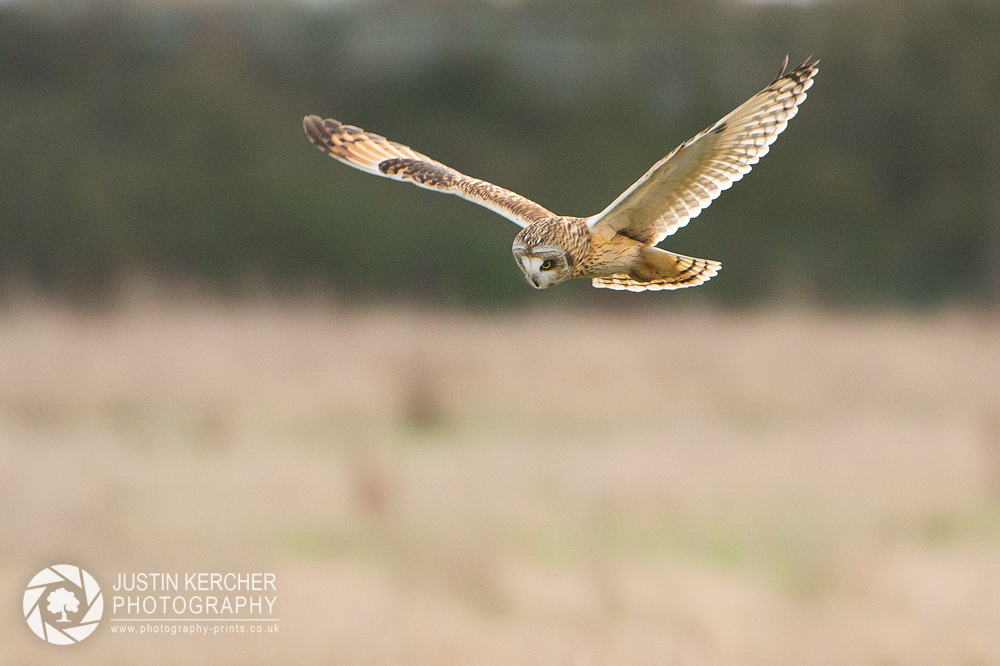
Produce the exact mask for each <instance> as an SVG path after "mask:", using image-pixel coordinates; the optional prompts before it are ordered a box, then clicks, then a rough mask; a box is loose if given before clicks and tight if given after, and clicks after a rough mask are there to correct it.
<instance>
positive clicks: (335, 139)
mask: <svg viewBox="0 0 1000 666" xmlns="http://www.w3.org/2000/svg"><path fill="white" fill-rule="evenodd" d="M817 62H818V61H815V60H806V61H805V62H803V63H802V64H801V65H799V66H798V67H796V68H794V69H792V70H791V71H789V72H787V73H785V66H786V65H787V64H788V58H787V57H786V58H785V62H784V63H783V64H782V67H781V71H780V72H779V73H778V76H777V77H776V78H775V79H774V81H773V82H772V83H771V84H770V85H769V86H767V87H765V88H764V89H763V90H762V91H760V92H759V93H757V94H756V95H754V96H753V97H751V98H750V99H749V100H747V101H746V102H744V103H743V104H741V105H740V106H739V107H737V108H736V109H735V110H734V111H733V112H732V113H730V114H728V115H727V116H725V117H724V118H722V119H721V120H719V121H717V122H716V123H714V124H713V125H711V126H710V127H708V128H707V129H706V130H705V131H703V132H701V133H699V134H697V135H696V136H694V137H693V138H691V139H689V140H688V141H685V142H684V143H682V144H681V145H680V146H678V147H677V148H675V149H674V150H673V151H671V152H670V153H669V154H668V155H667V156H666V157H664V158H663V159H662V160H660V161H659V162H657V163H656V164H654V165H653V167H652V168H651V169H649V171H647V172H646V173H645V174H644V175H643V176H642V177H641V178H640V179H639V180H638V181H636V182H635V183H634V184H633V185H632V186H631V187H630V188H629V189H627V190H626V191H625V192H623V193H622V194H621V195H620V196H619V197H618V198H617V199H615V200H614V201H613V202H612V203H611V205H609V206H608V207H607V208H605V209H604V210H603V211H601V212H600V213H598V214H597V215H592V216H591V217H586V218H583V217H564V216H559V215H556V214H554V213H552V212H551V211H549V210H547V209H546V208H544V207H542V206H540V205H538V204H537V203H535V202H534V201H531V200H530V199H527V198H525V197H522V196H521V195H519V194H516V193H514V192H511V191H509V190H506V189H504V188H502V187H498V186H497V185H493V184H492V183H488V182H486V181H483V180H479V179H476V178H471V177H469V176H466V175H465V174H463V173H460V172H458V171H456V170H455V169H452V168H451V167H448V166H445V165H444V164H442V163H440V162H437V161H435V160H433V159H431V158H429V157H427V156H426V155H422V154H421V153H418V152H417V151H415V150H413V149H412V148H410V147H408V146H404V145H403V144H400V143H396V142H394V141H390V140H389V139H386V138H385V137H382V136H379V135H378V134H372V133H370V132H365V131H364V130H362V129H360V128H357V127H352V126H350V125H343V124H341V123H339V122H338V121H336V120H333V119H330V118H328V119H326V120H324V119H322V118H320V117H319V116H306V118H305V119H304V121H303V127H304V129H305V132H306V135H307V136H308V137H309V140H310V141H312V142H313V144H315V145H316V146H317V147H318V148H319V149H320V150H322V151H323V152H325V153H327V154H329V155H330V156H331V157H334V158H335V159H337V160H340V161H341V162H344V163H345V164H348V165H350V166H352V167H354V168H356V169H360V170H362V171H366V172H368V173H371V174H375V175H379V176H384V177H386V178H392V179H394V180H399V181H404V182H410V183H413V184H414V185H418V186H419V187H423V188H426V189H430V190H435V191H438V192H445V193H448V194H455V195H457V196H460V197H462V198H464V199H468V200H470V201H473V202H475V203H477V204H479V205H481V206H485V207H486V208H489V209H490V210H493V211H495V212H497V213H499V214H500V215H503V216H504V217H506V218H508V219H510V220H512V221H514V222H515V223H517V224H518V225H520V226H521V227H523V228H522V229H521V231H520V232H519V233H518V234H517V236H516V237H515V239H514V244H513V247H512V251H513V253H514V258H515V260H516V261H517V265H518V267H519V268H520V269H521V271H522V272H523V273H524V275H525V278H527V280H528V283H529V284H531V285H532V286H533V287H536V288H538V289H545V288H546V287H550V286H552V285H555V284H559V283H560V282H563V281H565V280H568V279H570V278H576V277H582V278H590V279H591V280H592V281H593V285H594V286H595V287H603V288H607V289H619V290H621V289H624V290H628V291H646V290H659V289H678V288H681V287H691V286H694V285H698V284H702V283H703V282H705V281H706V280H708V279H710V278H711V277H713V276H714V275H716V274H717V273H718V271H719V269H720V268H721V264H720V263H719V262H717V261H712V260H709V259H697V258H695V257H687V256H684V255H681V254H674V253H673V252H668V251H666V250H661V249H660V248H657V247H654V246H655V245H656V244H657V243H659V242H660V241H662V240H663V239H664V238H666V237H667V236H669V235H670V234H672V233H674V232H675V231H677V229H679V228H681V227H683V226H684V225H686V224H687V223H688V221H690V220H691V219H692V218H694V217H696V216H697V215H698V214H699V213H701V211H702V210H703V209H705V208H707V207H708V205H709V204H711V203H712V201H713V200H714V199H715V198H716V197H718V196H719V194H720V193H721V192H722V191H723V190H726V189H728V188H729V187H731V186H732V184H733V183H735V182H736V181H738V180H740V179H741V178H743V176H744V175H746V174H747V173H749V171H750V169H751V167H752V166H753V165H754V164H756V163H757V162H758V160H760V158H761V157H763V156H764V155H766V154H767V152H768V150H769V146H770V145H771V144H772V143H773V142H774V140H775V139H776V138H777V136H778V134H780V133H781V132H782V131H784V129H785V127H786V126H787V125H788V121H789V120H790V119H791V118H792V117H794V116H795V114H796V113H797V111H798V106H799V104H801V103H802V102H803V100H805V98H806V92H805V91H806V90H807V89H809V87H810V86H812V83H813V77H814V76H815V75H816V73H817V71H819V70H818V68H817V67H816V63H817Z"/></svg>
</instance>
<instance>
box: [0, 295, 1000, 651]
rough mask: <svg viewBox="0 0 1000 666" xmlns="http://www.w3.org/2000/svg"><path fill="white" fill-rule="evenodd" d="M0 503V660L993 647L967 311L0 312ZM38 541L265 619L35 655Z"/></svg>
mask: <svg viewBox="0 0 1000 666" xmlns="http://www.w3.org/2000/svg"><path fill="white" fill-rule="evenodd" d="M667 298H669V296H668V297H667ZM0 507H2V510H0V607H2V608H3V611H2V613H3V615H2V617H0V663H2V664H27V663H32V664H47V663H53V664H55V663H69V662H70V661H72V662H74V663H84V664H87V663H90V664H97V663H101V664H118V663H146V664H155V663H197V664H208V663H211V664H229V663H232V664H237V663H238V664H246V663H279V662H280V663H328V664H435V665H437V664H706V665H715V664H904V663H905V664H934V665H942V664H991V663H992V664H996V663H1000V321H998V319H997V318H996V317H995V316H985V315H983V316H979V315H974V314H970V313H967V312H941V313H936V314H926V315H903V314H865V315H858V314H829V313H817V312H810V311H795V310H773V311H763V312H755V313H751V314H743V315H740V314H733V313H720V312H713V311H691V310H684V311H679V312H673V311H671V310H669V309H664V310H662V311H660V312H658V313H650V312H648V311H642V310H635V311H633V310H629V309H627V308H626V309H623V310H621V311H618V312H614V313H602V312H594V313H591V314H587V313H585V312H581V311H575V312H572V313H568V312H563V311H530V312H522V313H516V314H508V315H505V316H500V315H489V316H487V315H481V316H480V315H456V314H444V313H439V312H428V311H421V310H405V309H403V310H388V309H386V310H370V311H364V310H351V311H344V310H342V309H338V308H335V307H333V306H330V305H328V304H324V303H319V302H317V303H299V304H294V305H292V304H277V303H268V302H250V303H243V304H239V305H232V304H230V305H219V304H213V303H208V302H204V301H200V300H198V299H192V300H190V301H185V300H183V299H169V298H167V299H163V298H156V299H151V300H145V301H143V300H139V301H136V302H133V303H131V304H129V305H125V306H121V307H116V308H112V309H109V310H104V311H100V312H90V313H81V312H79V311H74V310H69V309H65V308H62V307H58V306H53V305H46V304H40V303H38V302H34V301H26V302H19V303H14V304H11V305H8V306H7V307H6V309H5V310H4V311H3V312H2V313H0ZM64 560H65V561H68V562H71V563H75V564H79V565H80V566H82V567H84V568H85V569H87V570H89V571H91V572H92V573H94V574H95V575H96V576H98V578H99V579H101V577H102V576H103V577H104V579H105V580H108V579H109V578H110V577H112V576H114V575H115V573H116V572H119V571H209V570H224V569H240V568H242V569H244V570H250V571H265V570H271V571H275V572H276V573H277V575H278V595H279V607H278V610H277V615H278V616H279V617H280V618H281V634H280V636H279V637H274V636H270V637H267V636H265V637H258V638H250V637H245V636H241V637H227V638H213V639H204V638H202V639H197V638H190V637H181V636H176V637H169V636H166V637H160V636H156V637H141V638H122V637H119V636H112V635H111V633H110V632H109V631H107V628H106V627H103V626H102V627H101V628H99V629H98V632H97V633H96V634H95V635H94V636H92V637H91V638H89V639H88V640H87V641H85V642H84V643H82V644H80V645H78V646H75V647H72V648H55V647H50V646H47V645H45V644H43V643H42V642H41V641H39V640H38V639H37V638H36V637H35V636H34V635H32V634H31V633H30V632H29V630H28V628H27V626H26V625H25V623H24V621H23V618H22V617H21V616H20V598H21V594H22V592H23V588H24V585H25V584H26V583H27V580H28V579H29V578H30V576H31V575H33V574H34V573H35V571H37V570H38V569H39V568H41V567H43V566H46V565H48V564H52V563H56V562H57V561H64ZM109 584H110V582H109ZM106 617H107V615H106ZM70 654H71V656H70Z"/></svg>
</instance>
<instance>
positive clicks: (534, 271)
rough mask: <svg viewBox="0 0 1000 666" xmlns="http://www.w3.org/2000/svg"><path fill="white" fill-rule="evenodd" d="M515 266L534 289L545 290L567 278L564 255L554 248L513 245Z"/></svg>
mask: <svg viewBox="0 0 1000 666" xmlns="http://www.w3.org/2000/svg"><path fill="white" fill-rule="evenodd" d="M513 251H514V258H515V259H516V260H517V265H518V267H519V268H520V269H521V272H522V273H524V277H526V278H527V279H528V284H530V285H531V286H532V287H534V288H535V289H545V288H546V287H551V286H552V285H554V284H559V283H560V282H562V281H563V280H565V279H566V278H568V277H569V261H568V259H567V257H566V253H565V252H564V251H563V250H561V249H559V248H556V247H544V246H542V247H532V248H530V249H529V248H527V247H525V246H524V245H520V244H517V243H515V244H514V249H513Z"/></svg>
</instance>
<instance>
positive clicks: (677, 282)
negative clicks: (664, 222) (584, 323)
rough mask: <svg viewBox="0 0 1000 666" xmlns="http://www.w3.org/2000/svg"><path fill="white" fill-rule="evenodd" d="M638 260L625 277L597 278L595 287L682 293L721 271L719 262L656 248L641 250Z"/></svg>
mask: <svg viewBox="0 0 1000 666" xmlns="http://www.w3.org/2000/svg"><path fill="white" fill-rule="evenodd" d="M639 256H640V259H641V263H639V265H637V266H636V267H635V268H634V269H633V270H632V271H631V272H630V273H629V274H628V275H623V274H616V275H611V276H608V277H597V278H594V286H595V287H600V288H603V289H619V290H626V291H647V290H649V291H658V290H660V289H682V288H683V287H695V286H697V285H699V284H701V283H702V282H707V281H708V280H710V279H711V278H712V277H714V276H715V274H716V273H718V272H719V269H720V268H722V264H720V263H719V262H718V261H712V260H711V259H696V258H695V257H685V256H684V255H683V254H674V253H673V252H667V251H666V250H661V249H659V248H656V247H644V248H642V250H641V253H640V255H639Z"/></svg>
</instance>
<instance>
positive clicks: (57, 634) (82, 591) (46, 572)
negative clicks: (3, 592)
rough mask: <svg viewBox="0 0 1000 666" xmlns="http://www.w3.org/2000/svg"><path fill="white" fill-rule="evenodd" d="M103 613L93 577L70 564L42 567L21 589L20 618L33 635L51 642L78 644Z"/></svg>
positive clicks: (102, 601)
mask: <svg viewBox="0 0 1000 666" xmlns="http://www.w3.org/2000/svg"><path fill="white" fill-rule="evenodd" d="M103 614H104V596H103V595H102V594H101V587H100V586H99V585H98V584H97V581H96V580H94V577H93V576H91V575H90V574H89V573H87V572H86V571H84V570H83V569H81V568H80V567H77V566H73V565H72V564H53V565H52V566H51V567H48V568H47V569H42V570H41V571H39V572H38V573H37V574H35V577H34V578H32V579H31V582H30V583H28V589H26V590H25V591H24V619H25V620H27V621H28V626H29V627H31V630H32V631H33V632H35V635H36V636H38V637H39V638H41V639H42V640H45V641H48V642H49V643H53V644H55V645H72V644H73V643H79V642H80V641H82V640H83V639H84V638H86V637H87V636H89V635H90V634H91V633H93V631H94V629H96V628H97V624H98V622H100V620H101V616H102V615H103Z"/></svg>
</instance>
